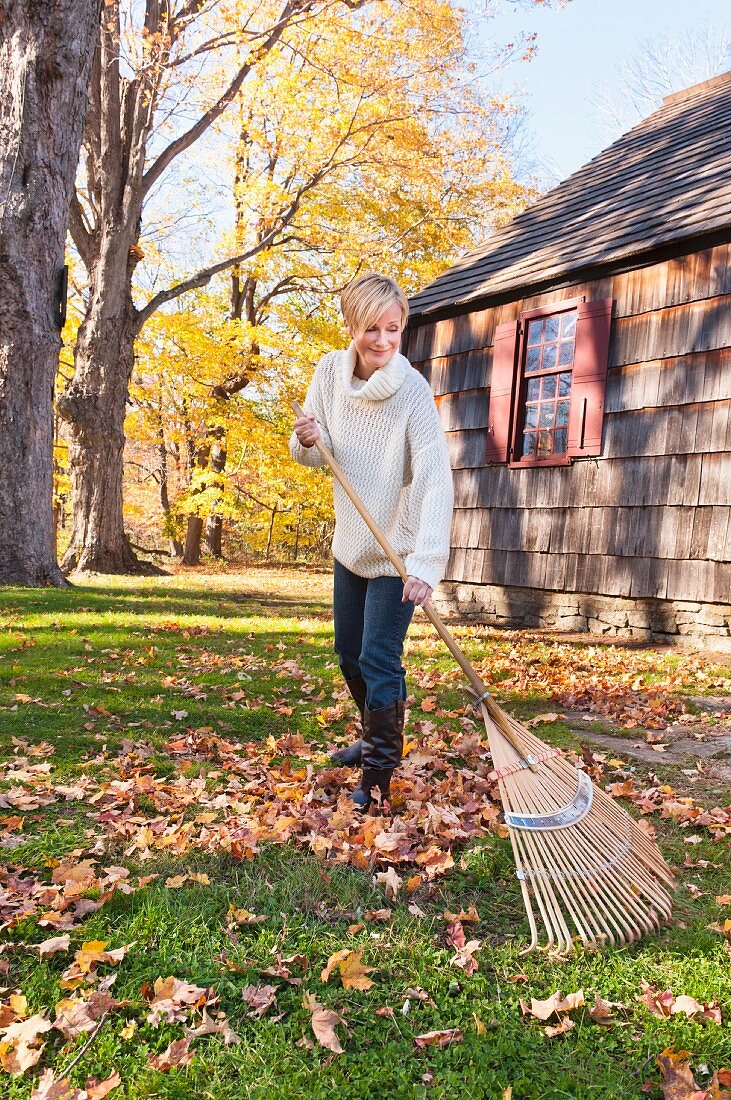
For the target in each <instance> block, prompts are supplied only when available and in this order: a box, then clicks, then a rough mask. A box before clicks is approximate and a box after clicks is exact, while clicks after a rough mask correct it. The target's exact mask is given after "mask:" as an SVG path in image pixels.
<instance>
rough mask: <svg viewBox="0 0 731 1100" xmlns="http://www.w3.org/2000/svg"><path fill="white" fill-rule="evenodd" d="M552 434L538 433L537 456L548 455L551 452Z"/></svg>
mask: <svg viewBox="0 0 731 1100" xmlns="http://www.w3.org/2000/svg"><path fill="white" fill-rule="evenodd" d="M552 436H553V432H539V433H538V456H539V458H540V457H541V456H543V455H550V454H551V451H552V449H553V448H552V443H553V439H552Z"/></svg>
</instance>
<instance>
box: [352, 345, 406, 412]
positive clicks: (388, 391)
mask: <svg viewBox="0 0 731 1100" xmlns="http://www.w3.org/2000/svg"><path fill="white" fill-rule="evenodd" d="M357 362H358V353H357V352H356V350H355V344H354V343H351V345H350V347H349V348H347V349H346V350H345V351H341V352H340V368H341V370H342V373H343V385H344V387H345V392H346V393H347V395H348V397H353V398H355V399H356V400H358V401H384V400H385V399H386V398H387V397H392V396H393V394H394V393H396V391H397V390H398V389H399V388H400V386H401V384H402V383H403V380H404V378H405V377H406V368H407V367H408V365H409V361H408V359H406V358H405V356H403V355H402V354H401V352H399V351H397V352H396V354H395V355H394V356H393V357H392V358H391V359H389V361H388V362H387V363H386V364H384V366H382V367H379V368H378V370H377V371H374V372H373V374H372V375H371V376H370V378H368V379H367V380H366V381H363V382H361V379H359V378H355V377H354V376H353V375H354V371H355V368H356V365H357ZM353 383H360V384H359V385H354V384H353Z"/></svg>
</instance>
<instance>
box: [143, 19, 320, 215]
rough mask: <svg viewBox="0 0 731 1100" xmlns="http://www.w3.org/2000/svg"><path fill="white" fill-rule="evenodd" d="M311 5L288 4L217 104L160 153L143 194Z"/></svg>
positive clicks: (212, 119)
mask: <svg viewBox="0 0 731 1100" xmlns="http://www.w3.org/2000/svg"><path fill="white" fill-rule="evenodd" d="M312 2H313V0H287V3H286V4H285V5H284V8H283V9H282V13H281V15H280V17H279V19H278V21H277V23H276V24H275V26H274V27H273V29H272V30H271V32H270V33H269V34H268V36H267V38H266V39H265V40H264V42H262V44H261V45H260V46H259V48H258V49H256V50H253V51H252V53H251V54H250V55H249V57H248V58H247V60H246V61H245V63H244V64H243V65H242V66H241V68H240V69H239V71H238V72H237V73H236V76H235V77H234V78H233V80H232V81H231V83H230V84H229V86H228V88H227V89H226V91H225V92H224V93H223V95H222V96H220V97H219V99H218V100H217V101H216V103H214V104H213V105H212V106H211V107H209V109H208V110H207V111H206V112H205V114H203V115H202V116H201V117H200V118H199V119H198V121H197V122H195V123H194V124H193V126H191V127H190V128H189V129H188V130H186V132H185V133H184V134H181V135H180V137H178V138H176V139H175V140H174V141H171V142H170V144H169V145H168V146H167V148H166V149H163V151H162V153H160V155H159V156H158V158H157V160H156V161H155V162H154V163H153V164H152V165H151V166H150V167H149V168H148V170H147V171H146V172H145V174H144V176H143V178H142V190H143V193H144V194H147V193H148V192H149V190H150V188H151V187H152V186H153V184H154V183H155V182H156V181H157V180H158V179H159V178H160V176H161V175H162V173H163V172H164V171H165V169H166V168H167V167H168V165H170V164H171V163H172V162H173V161H174V160H175V158H176V157H177V156H178V155H179V154H180V153H182V152H184V151H185V150H186V149H189V148H190V146H191V145H192V144H193V143H194V142H196V141H197V140H198V138H199V137H201V135H202V134H204V133H205V132H206V130H207V129H208V128H209V126H211V125H212V124H213V123H214V122H215V121H216V119H217V118H218V117H219V116H220V115H221V114H223V112H224V111H225V110H226V108H227V107H228V105H229V104H230V103H231V102H232V101H233V100H234V98H235V96H236V94H237V92H238V91H239V89H240V88H241V86H242V84H243V83H244V81H245V80H246V77H247V76H248V75H249V73H250V72H251V70H252V69H253V68H254V66H255V65H256V64H257V63H258V62H259V61H260V60H261V59H262V57H265V56H266V55H267V53H269V51H270V50H272V49H273V47H274V46H275V45H276V43H277V42H278V41H279V39H280V38H281V36H282V34H283V33H284V31H285V29H286V27H287V25H288V23H289V21H290V20H291V18H292V16H293V15H296V14H297V13H298V12H300V11H303V10H306V9H307V8H309V7H311V6H312Z"/></svg>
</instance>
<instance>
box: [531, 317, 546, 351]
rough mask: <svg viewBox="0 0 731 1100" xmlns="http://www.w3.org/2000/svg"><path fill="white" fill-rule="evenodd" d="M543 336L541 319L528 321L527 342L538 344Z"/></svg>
mask: <svg viewBox="0 0 731 1100" xmlns="http://www.w3.org/2000/svg"><path fill="white" fill-rule="evenodd" d="M542 338H543V320H540V321H530V322H529V323H528V344H529V346H530V345H531V344H540V342H541V340H542Z"/></svg>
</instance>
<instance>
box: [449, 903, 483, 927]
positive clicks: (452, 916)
mask: <svg viewBox="0 0 731 1100" xmlns="http://www.w3.org/2000/svg"><path fill="white" fill-rule="evenodd" d="M442 916H443V918H444V920H446V921H448V922H449V923H450V924H453V923H454V922H455V921H460V922H464V923H469V922H470V921H473V922H474V923H475V924H476V923H477V922H478V921H479V919H480V917H479V914H478V912H477V910H476V909H475V907H474V905H470V907H469V909H467V910H464V909H460V911H459V913H452V911H451V910H450V909H445V910H444V912H443V913H442Z"/></svg>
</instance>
